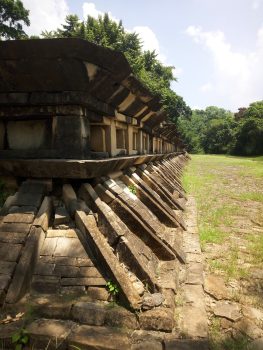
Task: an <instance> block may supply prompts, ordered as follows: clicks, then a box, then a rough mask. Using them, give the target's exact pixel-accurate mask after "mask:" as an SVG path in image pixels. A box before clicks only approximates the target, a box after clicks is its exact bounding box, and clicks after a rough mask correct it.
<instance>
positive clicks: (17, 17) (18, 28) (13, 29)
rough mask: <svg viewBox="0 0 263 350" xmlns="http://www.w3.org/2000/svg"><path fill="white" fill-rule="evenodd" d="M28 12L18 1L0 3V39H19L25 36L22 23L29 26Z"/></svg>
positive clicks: (4, 0) (7, 0)
mask: <svg viewBox="0 0 263 350" xmlns="http://www.w3.org/2000/svg"><path fill="white" fill-rule="evenodd" d="M28 16H29V11H28V10H26V9H25V8H24V6H23V3H22V1H20V0H1V1H0V39H1V38H4V39H20V38H22V37H24V36H26V34H25V32H24V30H23V25H22V24H23V23H24V24H25V25H27V26H29V25H30V21H29V17H28Z"/></svg>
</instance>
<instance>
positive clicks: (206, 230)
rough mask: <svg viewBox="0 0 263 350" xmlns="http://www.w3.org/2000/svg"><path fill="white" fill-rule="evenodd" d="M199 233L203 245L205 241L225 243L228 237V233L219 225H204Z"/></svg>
mask: <svg viewBox="0 0 263 350" xmlns="http://www.w3.org/2000/svg"><path fill="white" fill-rule="evenodd" d="M199 235H200V241H201V244H202V245H203V244H204V243H223V242H224V239H225V237H226V234H225V233H224V232H223V231H221V230H220V229H218V228H217V227H212V226H208V225H204V226H201V227H200V228H199Z"/></svg>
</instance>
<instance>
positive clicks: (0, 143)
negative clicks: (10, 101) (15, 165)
mask: <svg viewBox="0 0 263 350" xmlns="http://www.w3.org/2000/svg"><path fill="white" fill-rule="evenodd" d="M4 141H5V126H4V123H1V122H0V150H2V149H4Z"/></svg>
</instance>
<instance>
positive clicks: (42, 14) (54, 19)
mask: <svg viewBox="0 0 263 350" xmlns="http://www.w3.org/2000/svg"><path fill="white" fill-rule="evenodd" d="M23 4H24V7H25V8H26V9H28V10H30V14H29V19H30V27H24V30H25V32H26V33H27V34H29V35H39V34H40V33H41V32H42V31H43V30H48V31H51V30H55V29H57V28H58V27H59V26H60V25H61V23H64V21H65V17H66V16H67V15H68V14H69V8H68V4H67V2H66V0H44V1H42V2H41V3H40V1H39V0H23Z"/></svg>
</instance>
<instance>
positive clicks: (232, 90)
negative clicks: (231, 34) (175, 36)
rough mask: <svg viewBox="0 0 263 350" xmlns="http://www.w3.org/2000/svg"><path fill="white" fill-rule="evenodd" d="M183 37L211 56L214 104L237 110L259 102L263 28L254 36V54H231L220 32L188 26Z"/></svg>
mask: <svg viewBox="0 0 263 350" xmlns="http://www.w3.org/2000/svg"><path fill="white" fill-rule="evenodd" d="M186 33H187V34H188V35H189V36H190V37H192V38H193V40H194V41H195V42H196V43H198V44H199V45H202V46H203V47H204V48H205V49H206V50H208V52H209V53H210V54H211V56H212V59H213V63H214V75H215V76H214V78H215V83H214V91H215V92H216V93H217V99H218V103H219V104H221V105H222V102H223V103H224V104H225V105H229V106H231V108H235V109H236V108H238V107H240V106H244V105H248V104H249V103H250V102H252V101H254V100H259V99H262V91H263V86H262V75H263V66H262V60H263V27H262V28H260V29H259V31H258V33H257V46H256V48H255V50H254V51H252V52H248V53H241V52H238V51H235V50H234V49H233V48H232V46H231V44H230V43H229V42H228V41H227V40H226V38H225V34H224V32H222V31H204V30H203V29H202V28H201V27H195V26H190V27H188V28H187V30H186Z"/></svg>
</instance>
